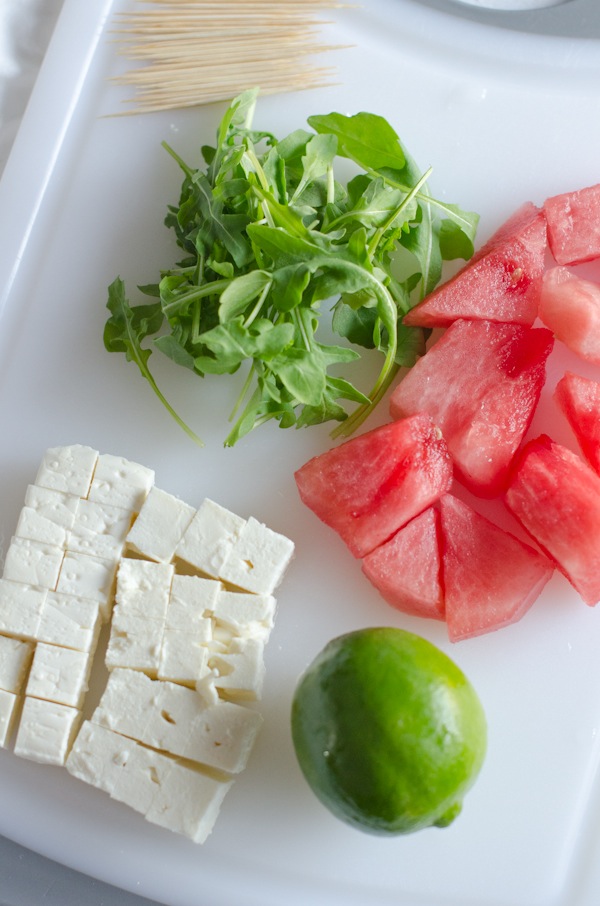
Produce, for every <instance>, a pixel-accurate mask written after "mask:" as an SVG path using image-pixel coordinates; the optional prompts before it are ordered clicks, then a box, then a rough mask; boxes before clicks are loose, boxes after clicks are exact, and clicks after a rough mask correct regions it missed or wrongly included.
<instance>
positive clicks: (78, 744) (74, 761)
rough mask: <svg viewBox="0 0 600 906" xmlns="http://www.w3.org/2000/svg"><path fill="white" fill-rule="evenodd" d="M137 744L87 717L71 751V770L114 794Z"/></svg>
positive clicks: (68, 762)
mask: <svg viewBox="0 0 600 906" xmlns="http://www.w3.org/2000/svg"><path fill="white" fill-rule="evenodd" d="M136 745H137V744H136V743H135V742H134V741H133V740H132V739H128V738H127V737H125V736H121V735H119V734H118V733H113V732H112V731H111V730H108V729H106V727H101V726H99V725H98V724H94V723H92V722H91V721H89V720H86V721H84V722H83V723H82V725H81V729H80V730H79V732H78V734H77V737H76V739H75V741H74V743H73V747H72V749H71V751H70V752H69V757H68V758H67V761H66V768H67V771H68V772H69V774H72V775H73V777H77V778H78V779H79V780H83V781H84V782H85V783H89V784H91V785H92V786H95V787H97V788H98V789H101V790H104V792H105V793H109V794H110V795H112V794H113V791H114V789H115V788H116V787H117V785H118V784H120V782H121V778H122V776H123V774H124V772H125V769H126V766H127V763H128V762H129V759H130V758H131V755H132V753H133V751H134V750H135V748H136Z"/></svg>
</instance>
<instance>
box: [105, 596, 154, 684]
mask: <svg viewBox="0 0 600 906" xmlns="http://www.w3.org/2000/svg"><path fill="white" fill-rule="evenodd" d="M162 639H163V624H162V623H161V622H159V621H157V620H147V619H146V618H145V617H143V616H136V615H130V614H128V613H122V612H120V611H119V609H118V608H115V611H114V613H113V618H112V624H111V630H110V638H109V640H108V646H107V649H106V655H105V658H104V662H105V664H106V666H107V668H108V669H109V670H114V669H115V668H117V667H128V668H130V669H131V670H142V671H143V672H144V673H147V674H148V676H152V677H155V676H156V675H157V673H158V668H159V664H160V656H161V647H162Z"/></svg>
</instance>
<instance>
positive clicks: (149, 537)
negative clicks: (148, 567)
mask: <svg viewBox="0 0 600 906" xmlns="http://www.w3.org/2000/svg"><path fill="white" fill-rule="evenodd" d="M195 512H196V511H195V509H194V507H192V506H190V505H189V504H187V503H184V502H183V500H179V498H178V497H174V496H173V495H172V494H167V492H166V491H161V489H160V488H157V487H156V486H154V487H152V488H151V489H150V491H149V493H148V496H147V497H146V499H145V501H144V503H143V505H142V508H141V510H140V512H139V515H138V517H137V519H136V520H135V522H134V524H133V526H132V527H131V530H130V532H129V534H128V536H127V545H128V547H129V548H131V549H132V550H133V551H135V552H136V553H138V554H140V555H142V556H143V557H148V558H149V559H150V560H161V561H165V562H170V561H171V560H172V559H173V556H174V554H175V549H176V547H177V545H178V544H179V542H180V541H181V539H182V537H183V534H184V532H185V530H186V529H187V527H188V525H189V524H190V522H191V521H192V517H193V516H194V514H195Z"/></svg>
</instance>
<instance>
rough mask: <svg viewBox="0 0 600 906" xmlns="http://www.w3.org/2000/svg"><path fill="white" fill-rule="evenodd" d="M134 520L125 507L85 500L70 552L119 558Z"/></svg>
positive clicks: (71, 541)
mask: <svg viewBox="0 0 600 906" xmlns="http://www.w3.org/2000/svg"><path fill="white" fill-rule="evenodd" d="M131 519H132V514H131V511H130V510H128V509H123V507H117V506H111V505H110V504H107V503H97V502H96V501H93V500H82V501H80V504H79V508H78V510H77V518H76V519H75V521H74V523H73V526H72V528H71V531H70V533H69V537H68V541H67V550H70V551H80V552H81V553H83V554H91V556H92V557H103V558H105V559H107V560H110V559H113V558H119V557H121V555H122V553H123V549H124V547H125V538H126V537H127V532H128V531H129V527H130V525H131Z"/></svg>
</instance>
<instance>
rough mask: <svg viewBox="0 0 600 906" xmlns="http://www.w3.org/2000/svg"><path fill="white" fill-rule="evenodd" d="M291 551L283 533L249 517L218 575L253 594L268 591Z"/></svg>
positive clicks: (284, 567)
mask: <svg viewBox="0 0 600 906" xmlns="http://www.w3.org/2000/svg"><path fill="white" fill-rule="evenodd" d="M293 553H294V544H293V542H292V541H290V539H289V538H286V537H285V535H281V534H279V533H278V532H274V531H272V529H270V528H267V526H266V525H263V524H262V523H261V522H258V520H257V519H254V518H253V517H252V516H251V517H250V518H249V519H248V521H247V522H246V523H245V525H244V526H243V528H242V530H241V532H240V534H239V537H238V538H237V539H236V541H235V542H234V544H233V547H232V548H231V550H230V551H229V553H228V555H227V558H226V560H225V563H224V564H223V566H222V567H221V570H220V571H219V578H220V579H222V580H223V581H224V582H227V583H228V584H229V585H235V586H237V587H238V588H242V589H244V590H245V591H251V592H254V593H255V594H264V595H268V594H271V593H272V592H273V591H274V590H275V588H277V586H278V585H279V583H280V582H281V580H282V578H283V574H284V572H285V570H286V569H287V566H288V564H289V562H290V560H291V558H292V555H293Z"/></svg>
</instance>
